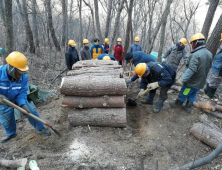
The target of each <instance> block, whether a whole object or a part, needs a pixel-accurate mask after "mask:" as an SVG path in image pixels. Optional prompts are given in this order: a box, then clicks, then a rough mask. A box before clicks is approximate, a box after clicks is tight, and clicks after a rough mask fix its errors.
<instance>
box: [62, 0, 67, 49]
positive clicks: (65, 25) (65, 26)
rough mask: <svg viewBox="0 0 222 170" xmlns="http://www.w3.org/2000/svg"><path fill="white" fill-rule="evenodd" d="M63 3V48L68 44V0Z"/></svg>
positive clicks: (63, 0)
mask: <svg viewBox="0 0 222 170" xmlns="http://www.w3.org/2000/svg"><path fill="white" fill-rule="evenodd" d="M61 3H62V16H63V19H62V21H63V22H62V46H63V47H65V46H66V44H67V38H66V35H67V33H66V31H67V0H61Z"/></svg>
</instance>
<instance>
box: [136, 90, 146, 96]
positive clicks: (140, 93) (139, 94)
mask: <svg viewBox="0 0 222 170" xmlns="http://www.w3.org/2000/svg"><path fill="white" fill-rule="evenodd" d="M144 91H145V90H144V89H140V92H139V93H138V95H137V97H141V96H142V94H143V92H144Z"/></svg>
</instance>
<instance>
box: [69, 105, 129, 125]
mask: <svg viewBox="0 0 222 170" xmlns="http://www.w3.org/2000/svg"><path fill="white" fill-rule="evenodd" d="M68 119H69V122H70V125H72V126H87V125H90V126H107V127H126V108H109V109H107V108H93V109H72V110H70V111H69V115H68Z"/></svg>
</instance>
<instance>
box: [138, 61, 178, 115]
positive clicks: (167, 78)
mask: <svg viewBox="0 0 222 170" xmlns="http://www.w3.org/2000/svg"><path fill="white" fill-rule="evenodd" d="M135 73H136V74H137V75H138V76H139V77H142V78H141V83H140V92H139V94H138V97H140V96H141V95H142V94H143V92H144V90H145V89H146V88H147V89H149V95H148V96H147V98H146V100H142V101H141V103H142V104H150V105H153V98H154V96H155V94H156V89H157V88H158V87H161V89H160V97H159V100H158V101H157V102H156V106H155V108H154V110H153V112H154V113H158V112H159V111H160V109H162V108H163V104H164V101H165V100H166V99H167V91H168V90H169V89H170V87H171V86H172V85H173V84H174V82H175V78H176V72H175V70H174V69H173V68H172V67H171V66H170V65H168V64H164V63H159V62H149V63H147V64H146V63H140V64H137V65H136V68H135Z"/></svg>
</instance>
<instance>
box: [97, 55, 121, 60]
mask: <svg viewBox="0 0 222 170" xmlns="http://www.w3.org/2000/svg"><path fill="white" fill-rule="evenodd" d="M96 59H97V60H113V61H117V60H116V59H115V57H114V56H113V55H110V54H100V55H99V56H98V57H97V58H96Z"/></svg>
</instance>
